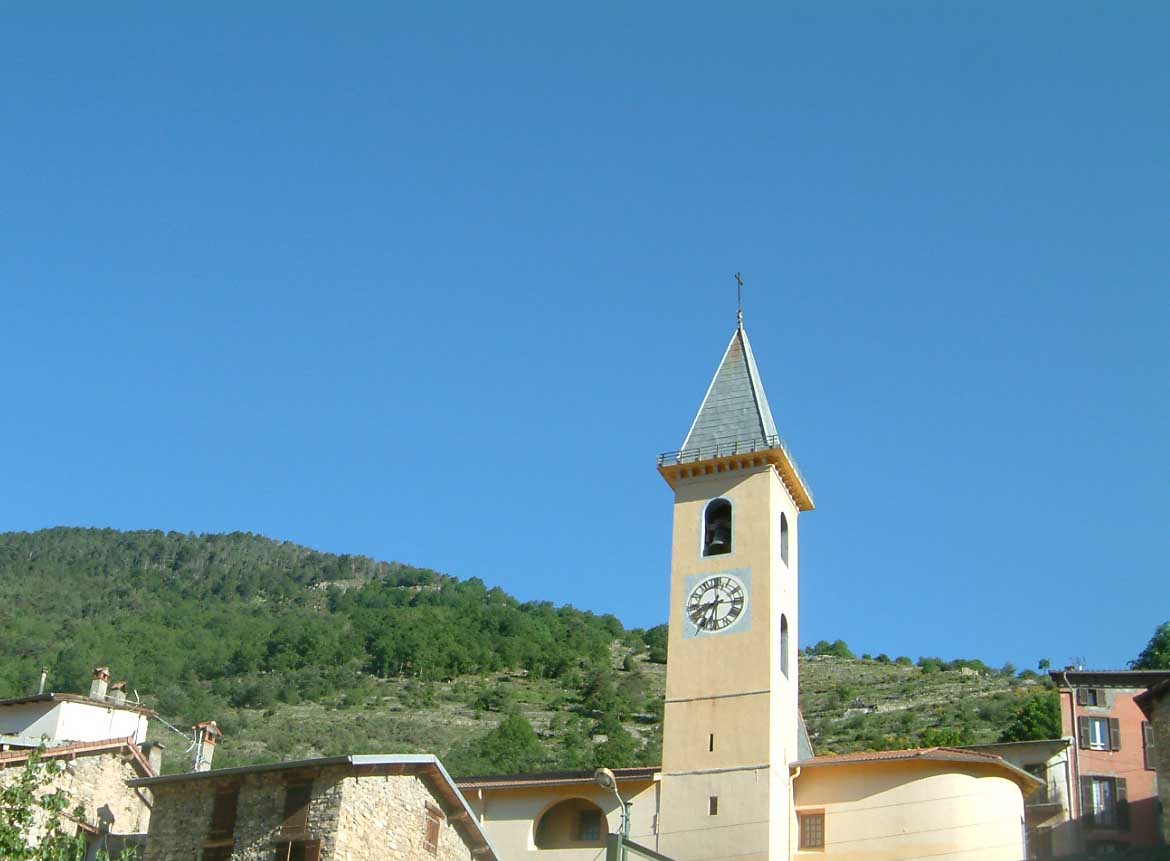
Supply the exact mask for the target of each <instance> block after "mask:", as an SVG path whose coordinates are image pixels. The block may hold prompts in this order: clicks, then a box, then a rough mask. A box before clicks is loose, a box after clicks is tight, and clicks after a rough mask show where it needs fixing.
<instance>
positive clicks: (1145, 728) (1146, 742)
mask: <svg viewBox="0 0 1170 861" xmlns="http://www.w3.org/2000/svg"><path fill="white" fill-rule="evenodd" d="M1142 754H1143V755H1144V756H1145V758H1146V762H1145V765H1146V770H1147V771H1153V770H1154V728H1153V727H1152V726H1150V722H1149V721H1148V720H1144V721H1142Z"/></svg>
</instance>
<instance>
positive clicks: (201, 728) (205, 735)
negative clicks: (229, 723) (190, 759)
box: [191, 720, 223, 771]
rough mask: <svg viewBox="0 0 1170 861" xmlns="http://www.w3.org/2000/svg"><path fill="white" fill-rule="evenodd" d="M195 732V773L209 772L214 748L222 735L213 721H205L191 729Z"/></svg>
mask: <svg viewBox="0 0 1170 861" xmlns="http://www.w3.org/2000/svg"><path fill="white" fill-rule="evenodd" d="M191 729H193V730H195V768H194V770H195V771H211V759H212V757H214V756H215V746H216V745H217V744H218V743H219V740H220V739H221V738H223V733H222V732H220V730H219V727H218V726H217V725H216V723H215V721H213V720H205V721H203V722H202V723H197V724H195V726H193V727H191Z"/></svg>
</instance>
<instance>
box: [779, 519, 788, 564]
mask: <svg viewBox="0 0 1170 861" xmlns="http://www.w3.org/2000/svg"><path fill="white" fill-rule="evenodd" d="M780 561H782V562H783V563H784V564H785V565H787V564H788V517H787V515H785V514H784V512H783V511H781V512H780Z"/></svg>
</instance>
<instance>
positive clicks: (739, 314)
mask: <svg viewBox="0 0 1170 861" xmlns="http://www.w3.org/2000/svg"><path fill="white" fill-rule="evenodd" d="M735 288H736V289H735V292H736V303H737V310H736V319H737V320H738V321H739V325H740V326H743V276H741V275H740V274H739V273H738V272H736V273H735Z"/></svg>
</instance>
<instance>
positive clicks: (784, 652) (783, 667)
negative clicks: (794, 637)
mask: <svg viewBox="0 0 1170 861" xmlns="http://www.w3.org/2000/svg"><path fill="white" fill-rule="evenodd" d="M780 672H782V673H783V674H784V678H788V617H787V616H785V615H783V614H781V616H780Z"/></svg>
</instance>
